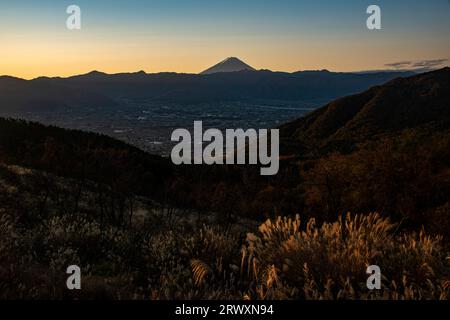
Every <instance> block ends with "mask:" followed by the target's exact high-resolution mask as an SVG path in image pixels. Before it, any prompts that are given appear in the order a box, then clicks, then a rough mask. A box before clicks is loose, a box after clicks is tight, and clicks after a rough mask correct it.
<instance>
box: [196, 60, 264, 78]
mask: <svg viewBox="0 0 450 320" xmlns="http://www.w3.org/2000/svg"><path fill="white" fill-rule="evenodd" d="M244 70H247V71H255V69H254V68H252V67H251V66H249V65H248V64H246V63H245V62H243V61H242V60H240V59H239V58H236V57H229V58H226V59H225V60H223V61H221V62H219V63H218V64H216V65H214V66H212V67H211V68H209V69H207V70H205V71H203V72H202V73H200V74H212V73H220V72H238V71H244Z"/></svg>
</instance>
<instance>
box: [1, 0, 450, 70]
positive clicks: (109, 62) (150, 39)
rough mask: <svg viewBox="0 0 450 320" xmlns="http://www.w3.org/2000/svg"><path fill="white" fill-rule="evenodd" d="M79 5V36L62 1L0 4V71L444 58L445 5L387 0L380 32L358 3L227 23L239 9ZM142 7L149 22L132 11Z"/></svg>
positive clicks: (355, 65) (263, 13)
mask: <svg viewBox="0 0 450 320" xmlns="http://www.w3.org/2000/svg"><path fill="white" fill-rule="evenodd" d="M78 2H79V3H80V6H81V8H82V29H81V30H79V31H69V30H67V29H66V28H65V19H66V17H67V14H66V13H65V1H62V3H63V4H61V2H59V4H58V5H56V3H57V2H55V1H42V3H41V4H42V6H43V7H42V8H40V9H41V11H38V13H37V14H36V13H35V12H37V11H34V10H33V7H35V6H36V5H35V4H34V5H28V6H27V2H25V1H20V0H18V1H6V3H9V6H6V5H5V4H0V43H2V46H1V59H0V74H3V75H13V76H17V77H22V78H26V79H30V78H34V77H38V76H70V75H75V74H82V73H87V72H89V71H92V70H99V71H104V72H107V73H117V72H134V71H139V70H144V71H146V72H148V73H152V72H164V71H170V72H186V73H198V72H201V71H203V70H204V69H207V68H208V67H210V66H211V65H213V64H215V63H217V62H219V61H221V60H223V59H224V58H226V57H229V56H236V57H239V58H240V59H242V60H244V61H245V62H247V63H248V64H250V65H251V66H253V67H254V68H256V69H270V70H273V71H288V72H292V71H299V70H305V69H329V70H332V71H361V70H377V69H387V67H386V66H385V65H386V64H389V63H394V62H399V61H413V62H417V61H422V60H432V59H450V54H449V53H450V41H449V36H448V32H447V31H449V28H450V24H449V21H450V19H448V18H449V10H450V5H449V4H448V2H447V1H443V2H438V1H430V2H429V3H428V4H426V3H423V2H417V4H416V2H415V1H412V2H408V3H409V6H408V7H407V8H406V9H405V10H406V11H405V10H400V9H399V8H398V7H397V6H395V5H390V4H389V3H388V2H386V4H385V9H384V11H383V12H385V13H384V14H383V16H382V17H383V20H382V21H383V29H382V30H380V31H369V30H367V28H365V19H366V17H367V16H366V14H365V6H364V5H361V4H360V3H359V4H357V2H355V1H354V2H351V1H345V6H344V8H345V9H346V10H343V8H341V7H336V4H332V2H327V1H324V2H325V3H329V4H330V6H335V7H331V8H329V11H327V10H325V9H323V8H322V9H320V8H318V7H315V6H313V5H311V4H310V5H309V6H306V4H305V6H304V7H302V6H301V3H302V1H300V5H299V4H298V3H299V2H298V1H297V2H295V4H294V2H291V1H287V2H286V7H287V8H285V9H283V10H281V9H278V11H275V12H276V14H275V15H273V14H272V15H270V12H271V11H270V9H271V7H270V6H269V5H266V6H263V8H261V9H260V10H258V7H256V9H255V7H253V11H252V12H253V13H252V15H244V14H234V16H231V17H232V18H233V19H231V20H230V19H229V18H228V16H227V15H226V13H227V12H232V9H233V8H232V7H230V6H232V5H233V4H234V5H237V4H238V3H239V2H235V1H230V2H229V4H228V5H224V4H222V6H223V7H222V11H221V12H219V13H216V16H212V15H209V16H206V17H205V13H206V12H207V11H200V12H198V11H195V10H194V9H195V8H191V7H189V8H190V9H189V10H191V11H189V10H188V9H185V10H184V11H182V10H181V9H180V8H179V7H170V6H167V5H164V4H163V2H159V1H156V2H153V5H154V6H155V7H151V6H149V4H148V3H146V4H145V5H144V4H143V3H144V2H141V1H136V0H135V1H129V2H133V3H135V6H134V7H133V6H129V7H127V8H126V9H124V7H123V2H120V1H111V2H109V3H110V7H108V8H107V11H106V12H105V11H104V10H103V9H104V8H102V7H101V6H98V5H97V6H94V5H92V4H89V2H87V1H78ZM100 2H102V1H100ZM200 2H202V1H200ZM249 2H252V1H249ZM269 2H271V1H269ZM381 2H383V1H381ZM196 3H197V2H196ZM213 3H214V1H213ZM305 3H306V2H305ZM405 3H406V2H405ZM430 3H431V4H430ZM202 4H203V5H204V6H207V5H206V2H202ZM253 4H255V3H253ZM288 4H290V5H291V7H289V6H288ZM274 5H275V2H274ZM30 6H31V7H30ZM139 6H141V7H139ZM415 6H416V8H414V7H415ZM155 8H156V9H155ZM186 8H188V7H186ZM202 8H203V7H202ZM274 8H275V7H274ZM305 8H307V10H305ZM324 8H326V5H325V6H324ZM382 8H383V7H382ZM2 9H3V10H2ZM144 9H148V10H149V11H148V12H150V13H153V16H151V15H150V16H149V15H146V14H142V13H140V12H141V11H143V10H144ZM197 9H198V8H197ZM209 9H211V10H212V8H209ZM102 10H103V11H102ZM108 10H109V11H108ZM121 10H125V13H121ZM292 10H298V14H297V15H293V14H292V12H291V11H292ZM308 10H309V11H308ZM445 10H447V11H445ZM155 11H156V12H155ZM208 12H209V11H208ZM2 13H3V14H2ZM202 13H203V16H201V15H200V14H202ZM411 15H415V17H414V19H415V21H416V24H412V21H413V20H414V19H412V18H411ZM118 17H120V19H119V18H118ZM399 19H400V20H399ZM402 19H403V20H402ZM401 21H405V23H402V22H401ZM443 64H444V65H445V64H447V62H444V63H443Z"/></svg>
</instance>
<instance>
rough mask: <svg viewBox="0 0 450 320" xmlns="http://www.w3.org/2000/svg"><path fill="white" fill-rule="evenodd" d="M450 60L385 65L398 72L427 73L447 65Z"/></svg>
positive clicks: (399, 62) (400, 62)
mask: <svg viewBox="0 0 450 320" xmlns="http://www.w3.org/2000/svg"><path fill="white" fill-rule="evenodd" d="M448 61H449V59H432V60H419V61H398V62H392V63H387V64H385V66H386V67H389V68H394V69H396V70H409V71H420V72H425V71H429V70H434V69H437V68H440V67H443V66H444V65H446V62H448Z"/></svg>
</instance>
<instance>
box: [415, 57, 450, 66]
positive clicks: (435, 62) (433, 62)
mask: <svg viewBox="0 0 450 320" xmlns="http://www.w3.org/2000/svg"><path fill="white" fill-rule="evenodd" d="M447 61H448V59H435V60H422V61H418V62H416V63H414V64H413V68H433V67H439V66H442V65H443V64H444V63H445V62H447Z"/></svg>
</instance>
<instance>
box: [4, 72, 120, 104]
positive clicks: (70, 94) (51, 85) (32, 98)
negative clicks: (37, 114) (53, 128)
mask: <svg viewBox="0 0 450 320" xmlns="http://www.w3.org/2000/svg"><path fill="white" fill-rule="evenodd" d="M47 79H48V78H47ZM114 105H116V103H115V102H114V101H113V100H111V99H109V98H107V97H105V96H103V95H102V94H99V93H94V92H92V91H90V90H88V89H83V88H80V89H76V88H71V87H68V86H66V85H64V84H62V83H58V81H49V80H45V79H44V78H40V79H36V80H31V81H26V80H23V79H18V78H13V77H7V76H3V77H0V111H15V112H27V111H32V110H34V111H36V110H40V111H51V110H54V109H55V108H69V107H71V108H92V107H106V106H114Z"/></svg>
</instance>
